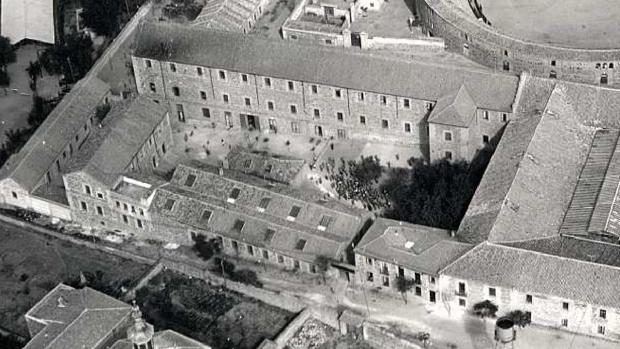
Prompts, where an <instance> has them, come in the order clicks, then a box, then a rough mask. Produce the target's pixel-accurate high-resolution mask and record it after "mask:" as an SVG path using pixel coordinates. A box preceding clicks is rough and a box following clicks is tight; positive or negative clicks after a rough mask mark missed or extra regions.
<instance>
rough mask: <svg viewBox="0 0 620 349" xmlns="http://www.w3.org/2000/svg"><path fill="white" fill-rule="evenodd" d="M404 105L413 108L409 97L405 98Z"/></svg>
mask: <svg viewBox="0 0 620 349" xmlns="http://www.w3.org/2000/svg"><path fill="white" fill-rule="evenodd" d="M403 107H404V108H407V109H409V108H411V102H410V101H409V98H405V99H403Z"/></svg>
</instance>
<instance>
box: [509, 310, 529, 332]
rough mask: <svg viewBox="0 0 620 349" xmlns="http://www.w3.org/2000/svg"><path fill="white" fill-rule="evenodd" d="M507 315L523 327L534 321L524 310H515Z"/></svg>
mask: <svg viewBox="0 0 620 349" xmlns="http://www.w3.org/2000/svg"><path fill="white" fill-rule="evenodd" d="M506 316H507V317H508V318H510V319H511V320H512V322H514V324H515V325H517V326H519V327H521V328H524V327H525V326H527V325H529V324H531V323H532V319H531V317H530V316H529V315H528V314H527V313H526V312H524V311H522V310H513V311H511V312H510V313H508V315H506Z"/></svg>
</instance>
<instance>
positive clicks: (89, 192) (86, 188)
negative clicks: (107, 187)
mask: <svg viewBox="0 0 620 349" xmlns="http://www.w3.org/2000/svg"><path fill="white" fill-rule="evenodd" d="M84 192H85V193H86V194H87V195H91V193H92V192H91V191H90V186H89V185H84Z"/></svg>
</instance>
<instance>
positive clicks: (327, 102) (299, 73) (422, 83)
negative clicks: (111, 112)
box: [132, 22, 519, 160]
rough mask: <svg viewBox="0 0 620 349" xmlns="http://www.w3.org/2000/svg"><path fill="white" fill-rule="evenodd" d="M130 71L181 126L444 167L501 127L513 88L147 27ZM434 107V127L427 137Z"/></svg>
mask: <svg viewBox="0 0 620 349" xmlns="http://www.w3.org/2000/svg"><path fill="white" fill-rule="evenodd" d="M132 61H133V67H134V74H135V77H136V82H137V88H138V93H139V94H140V95H143V96H147V97H149V98H152V99H155V100H158V101H164V102H165V103H167V104H168V105H169V107H170V110H171V112H172V113H173V115H174V116H176V117H175V118H174V119H175V121H178V122H181V123H183V122H190V121H191V122H192V123H196V124H198V125H204V126H205V127H208V126H211V127H220V128H222V129H225V130H258V131H264V132H266V133H278V134H290V135H308V136H312V137H317V138H324V139H330V138H333V139H337V140H340V141H346V140H349V139H355V140H363V141H369V142H377V143H389V144H397V145H406V146H410V147H413V148H414V149H418V150H419V152H420V154H424V155H427V154H428V148H429V147H430V148H431V153H433V154H441V156H442V157H445V156H448V153H447V152H448V151H451V153H450V156H451V157H452V159H454V160H457V159H466V160H470V159H471V157H472V156H474V154H475V151H476V150H477V149H481V148H482V147H484V145H485V142H486V141H488V140H489V139H491V138H493V136H495V134H496V133H497V132H498V130H500V129H501V128H502V127H503V126H504V125H505V124H506V123H507V122H508V121H509V120H510V119H511V115H512V104H513V101H514V99H515V95H516V93H517V86H518V80H519V79H518V77H515V76H509V75H504V74H498V73H490V72H489V71H487V70H482V69H478V68H474V67H470V66H455V65H443V64H435V63H428V62H421V61H412V60H410V59H405V58H397V57H388V56H385V55H372V54H369V53H368V52H362V51H355V50H343V49H337V48H330V47H317V46H312V45H304V44H301V43H295V42H291V41H281V40H280V41H276V40H271V39H268V38H262V37H258V36H253V35H243V34H239V33H232V32H224V31H218V30H209V29H205V28H200V27H197V26H193V27H191V28H188V27H186V26H181V25H178V24H174V23H154V22H145V23H143V24H142V26H141V27H140V28H139V32H138V33H137V35H136V40H135V44H134V51H133V57H132ZM439 102H441V103H440V105H439V106H440V109H441V110H439V111H438V113H437V116H436V117H435V120H436V122H435V123H433V124H432V125H436V126H432V125H431V127H430V128H429V129H427V126H429V121H428V118H429V116H432V115H433V113H432V112H431V111H432V110H433V109H434V108H435V107H436V106H437V103H439ZM463 114H467V115H465V116H463ZM463 120H465V121H466V122H467V125H468V126H467V127H466V128H464V127H463V122H464V121H463ZM446 121H450V122H449V123H448V124H446ZM453 121H454V122H457V123H456V124H452V123H453ZM439 125H441V126H439ZM448 129H449V130H453V129H454V131H452V132H453V134H454V137H453V138H452V139H448V138H446V137H445V136H444V133H443V131H444V130H448ZM461 129H464V130H466V131H463V132H462V133H463V137H458V138H459V139H457V137H456V136H457V133H461V131H460V130H461ZM429 130H431V131H433V132H431V133H429ZM435 131H436V132H435ZM457 131H458V132H457ZM442 137H443V138H442ZM461 138H463V141H461V140H460V139H461ZM465 142H468V145H467V147H464V146H463V144H464V143H465ZM435 146H437V147H439V148H440V150H437V151H433V148H434V147H435ZM449 149H451V150H449ZM437 157H439V156H437Z"/></svg>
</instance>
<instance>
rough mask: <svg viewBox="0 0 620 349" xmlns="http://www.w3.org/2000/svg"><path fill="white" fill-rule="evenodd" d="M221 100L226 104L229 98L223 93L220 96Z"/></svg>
mask: <svg viewBox="0 0 620 349" xmlns="http://www.w3.org/2000/svg"><path fill="white" fill-rule="evenodd" d="M222 100H223V101H224V103H228V102H229V101H230V98H229V97H228V94H226V93H224V94H223V95H222Z"/></svg>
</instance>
